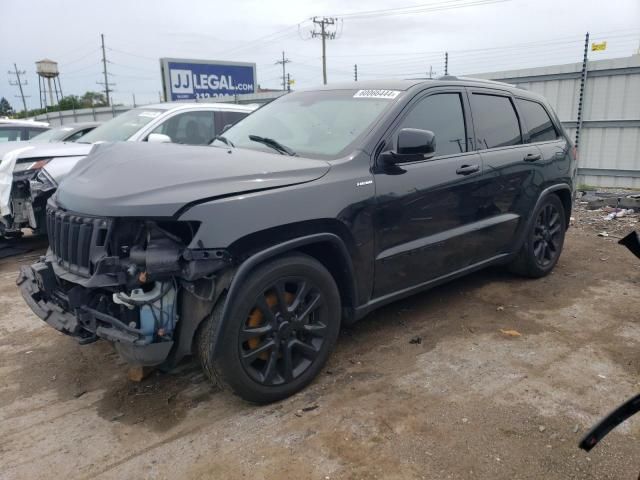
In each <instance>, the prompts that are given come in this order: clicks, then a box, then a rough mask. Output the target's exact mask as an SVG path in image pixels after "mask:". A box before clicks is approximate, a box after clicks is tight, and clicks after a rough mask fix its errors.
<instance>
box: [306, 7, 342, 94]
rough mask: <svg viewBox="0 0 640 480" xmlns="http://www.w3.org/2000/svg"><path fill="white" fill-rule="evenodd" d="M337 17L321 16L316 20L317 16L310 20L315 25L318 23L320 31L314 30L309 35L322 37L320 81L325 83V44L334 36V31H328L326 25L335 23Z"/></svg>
mask: <svg viewBox="0 0 640 480" xmlns="http://www.w3.org/2000/svg"><path fill="white" fill-rule="evenodd" d="M336 20H337V18H327V17H322V19H321V20H318V17H313V19H312V21H313V23H314V24H315V25H320V31H319V32H316V31H315V30H314V31H313V32H311V37H312V38H315V37H320V38H321V39H322V82H323V83H324V84H325V85H326V84H327V46H326V40H327V38H328V39H329V40H333V39H334V38H336V32H328V31H327V26H328V25H335V23H336Z"/></svg>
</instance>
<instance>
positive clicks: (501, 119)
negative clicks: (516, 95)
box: [471, 93, 522, 150]
mask: <svg viewBox="0 0 640 480" xmlns="http://www.w3.org/2000/svg"><path fill="white" fill-rule="evenodd" d="M471 111H472V112H473V124H474V125H475V129H476V136H477V139H478V140H477V141H478V149H480V150H482V149H485V148H496V147H507V146H509V145H519V144H521V143H522V135H521V133H520V123H519V122H518V116H517V115H516V112H515V110H514V108H513V104H512V103H511V100H510V99H509V97H502V96H499V95H486V94H478V93H474V94H473V95H471Z"/></svg>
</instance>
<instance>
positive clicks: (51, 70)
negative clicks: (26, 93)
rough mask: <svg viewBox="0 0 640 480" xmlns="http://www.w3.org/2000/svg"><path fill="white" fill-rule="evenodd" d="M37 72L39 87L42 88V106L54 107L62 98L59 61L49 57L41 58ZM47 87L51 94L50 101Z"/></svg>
mask: <svg viewBox="0 0 640 480" xmlns="http://www.w3.org/2000/svg"><path fill="white" fill-rule="evenodd" d="M36 72H37V73H38V87H39V88H40V108H43V107H44V108H46V107H53V106H54V105H56V104H57V103H58V102H59V101H60V99H61V98H62V87H61V86H60V72H59V71H58V63H57V62H54V61H53V60H49V59H47V58H45V59H44V60H40V61H39V62H36ZM52 84H53V85H52ZM47 89H48V94H49V101H48V102H47ZM54 94H55V100H54Z"/></svg>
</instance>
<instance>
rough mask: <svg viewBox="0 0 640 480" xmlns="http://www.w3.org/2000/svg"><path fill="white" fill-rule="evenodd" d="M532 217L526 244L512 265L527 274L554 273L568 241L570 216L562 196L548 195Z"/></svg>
mask: <svg viewBox="0 0 640 480" xmlns="http://www.w3.org/2000/svg"><path fill="white" fill-rule="evenodd" d="M530 219H531V220H530V224H529V226H528V229H527V231H526V232H525V238H524V242H523V244H522V247H521V249H520V251H519V252H518V254H517V255H516V257H515V258H514V260H513V261H512V262H511V264H510V265H509V269H510V270H511V271H512V272H514V273H517V274H519V275H522V276H525V277H529V278H540V277H544V276H545V275H548V274H549V273H551V270H553V268H554V267H555V266H556V263H558V259H559V258H560V253H561V252H562V247H563V245H564V236H565V233H566V230H567V216H566V212H565V210H564V207H563V205H562V201H561V200H560V197H558V196H557V195H554V194H549V195H547V196H546V197H545V198H543V199H542V200H541V201H540V204H539V205H538V206H537V207H536V209H535V211H534V212H533V215H532V217H530Z"/></svg>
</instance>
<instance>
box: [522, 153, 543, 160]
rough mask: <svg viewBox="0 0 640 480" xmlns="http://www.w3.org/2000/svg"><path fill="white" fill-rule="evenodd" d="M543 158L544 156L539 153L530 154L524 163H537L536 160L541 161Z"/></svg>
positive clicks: (525, 157)
mask: <svg viewBox="0 0 640 480" xmlns="http://www.w3.org/2000/svg"><path fill="white" fill-rule="evenodd" d="M541 158H542V155H540V154H539V153H529V154H527V155H525V156H524V161H525V162H535V161H536V160H540V159H541Z"/></svg>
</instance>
